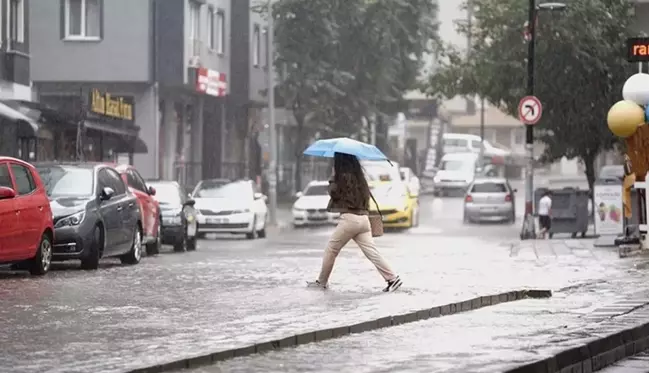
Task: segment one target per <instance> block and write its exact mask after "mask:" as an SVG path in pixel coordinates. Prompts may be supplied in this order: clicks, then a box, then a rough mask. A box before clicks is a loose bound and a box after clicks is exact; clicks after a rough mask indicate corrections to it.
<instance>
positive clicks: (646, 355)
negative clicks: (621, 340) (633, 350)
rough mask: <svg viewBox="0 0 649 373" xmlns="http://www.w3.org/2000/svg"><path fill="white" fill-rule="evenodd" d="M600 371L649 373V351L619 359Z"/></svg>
mask: <svg viewBox="0 0 649 373" xmlns="http://www.w3.org/2000/svg"><path fill="white" fill-rule="evenodd" d="M600 373H649V351H645V352H643V353H640V354H637V355H635V356H633V357H630V358H627V359H624V360H622V361H618V362H617V363H615V364H613V365H612V366H610V367H608V368H604V369H602V370H600Z"/></svg>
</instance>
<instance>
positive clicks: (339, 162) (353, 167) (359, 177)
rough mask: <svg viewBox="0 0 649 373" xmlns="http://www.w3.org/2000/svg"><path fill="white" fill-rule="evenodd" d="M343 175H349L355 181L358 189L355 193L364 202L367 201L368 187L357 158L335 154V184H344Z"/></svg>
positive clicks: (368, 195) (368, 196)
mask: <svg viewBox="0 0 649 373" xmlns="http://www.w3.org/2000/svg"><path fill="white" fill-rule="evenodd" d="M345 174H348V175H351V177H353V178H354V179H355V180H356V185H357V186H358V189H359V190H357V192H358V193H360V195H361V197H362V198H363V199H364V200H368V199H369V198H370V187H369V185H368V184H367V180H366V179H365V173H364V172H363V167H361V162H359V161H358V158H356V157H355V156H353V155H350V154H345V153H335V154H334V181H335V182H336V184H338V185H341V184H342V183H344V181H343V175H345Z"/></svg>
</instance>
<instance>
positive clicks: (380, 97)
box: [273, 0, 436, 185]
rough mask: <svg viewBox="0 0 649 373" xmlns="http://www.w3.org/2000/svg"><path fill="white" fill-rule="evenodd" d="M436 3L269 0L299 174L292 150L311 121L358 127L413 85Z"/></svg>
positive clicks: (350, 129) (326, 130)
mask: <svg viewBox="0 0 649 373" xmlns="http://www.w3.org/2000/svg"><path fill="white" fill-rule="evenodd" d="M435 10H436V7H435V5H434V4H433V2H431V1H430V0H389V1H388V0H280V1H277V2H275V3H274V5H273V17H274V21H275V34H274V37H275V48H276V53H277V56H276V60H275V67H276V69H277V71H278V72H281V74H280V75H281V77H280V83H279V86H278V87H277V92H278V93H279V96H280V97H281V101H282V102H283V103H284V106H285V107H286V108H287V109H290V110H292V112H293V116H294V118H295V121H296V125H297V128H296V129H297V131H296V132H297V134H296V137H297V139H296V141H295V143H296V160H297V163H298V164H297V166H298V167H297V169H298V170H297V173H298V174H299V173H300V161H301V154H298V153H301V151H302V149H303V148H304V146H306V144H305V143H304V142H305V141H306V140H308V137H309V136H310V135H311V134H312V133H313V132H315V131H316V129H317V131H318V132H320V133H321V134H322V135H324V136H350V135H354V134H357V133H359V132H360V131H361V129H362V128H361V127H362V123H363V118H365V119H369V118H370V117H371V114H376V113H379V114H380V108H381V107H382V105H383V104H384V103H385V102H394V101H397V100H399V99H400V98H401V97H402V95H403V93H404V92H405V91H406V90H408V89H412V88H413V86H414V84H415V82H416V78H417V74H418V72H419V67H420V64H421V57H422V55H423V54H424V52H426V51H427V50H428V49H429V46H430V40H431V38H433V37H434V35H435V30H436V29H435V27H436V25H435V23H434V22H433V19H434V13H435ZM296 184H297V185H300V184H301V183H300V180H299V176H298V175H296Z"/></svg>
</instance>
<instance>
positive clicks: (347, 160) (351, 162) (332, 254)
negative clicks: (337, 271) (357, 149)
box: [308, 153, 402, 292]
mask: <svg viewBox="0 0 649 373" xmlns="http://www.w3.org/2000/svg"><path fill="white" fill-rule="evenodd" d="M329 196H330V197H331V198H330V200H329V205H328V206H327V210H328V211H331V212H339V213H340V220H339V222H338V225H337V226H336V229H335V230H334V232H333V233H332V235H331V238H330V239H329V242H328V243H327V247H326V249H325V252H324V257H323V258H322V269H321V270H320V276H318V279H317V280H315V281H313V282H309V283H308V284H309V286H313V287H320V288H325V289H326V288H327V286H328V281H329V276H330V275H331V271H332V270H333V267H334V263H335V261H336V257H338V254H339V253H340V250H341V249H342V248H343V247H344V246H345V245H346V244H347V242H349V240H354V242H356V244H357V245H358V247H360V249H361V251H362V252H363V254H365V256H366V257H367V259H369V260H370V262H372V264H374V266H375V267H376V269H377V270H378V271H379V273H380V274H381V276H383V278H384V279H385V281H386V282H387V286H386V287H385V288H384V289H383V291H384V292H390V291H394V290H396V289H398V288H399V287H400V286H401V284H402V282H401V279H400V278H399V276H397V275H396V274H395V273H394V272H393V271H392V269H391V268H390V266H389V265H388V263H387V262H386V261H385V259H383V257H382V256H381V254H380V253H379V252H378V250H377V249H376V246H375V245H374V239H373V238H372V232H371V228H370V220H369V199H370V188H369V186H368V184H367V180H366V179H365V175H364V173H363V169H362V167H361V164H360V162H359V161H358V158H356V157H355V156H353V155H349V154H344V153H335V154H334V172H333V178H332V179H331V180H329ZM377 207H378V206H377Z"/></svg>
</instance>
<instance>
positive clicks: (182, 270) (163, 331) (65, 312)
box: [0, 198, 646, 373]
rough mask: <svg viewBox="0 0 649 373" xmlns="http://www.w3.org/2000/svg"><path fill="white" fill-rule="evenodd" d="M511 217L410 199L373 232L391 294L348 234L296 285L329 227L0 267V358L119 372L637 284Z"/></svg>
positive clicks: (451, 202) (593, 298) (592, 298)
mask: <svg viewBox="0 0 649 373" xmlns="http://www.w3.org/2000/svg"><path fill="white" fill-rule="evenodd" d="M458 206H460V210H459V212H458V210H457V207H458ZM519 228H520V227H519V226H518V225H514V226H511V225H493V224H485V225H479V226H469V227H468V228H467V227H465V226H463V225H462V223H461V199H444V200H440V199H426V198H425V199H423V201H422V219H421V226H420V227H418V228H415V229H413V230H411V231H409V232H402V233H391V234H386V235H385V236H384V237H381V238H379V239H378V240H377V244H378V246H379V249H380V250H381V252H382V253H383V254H384V255H385V256H386V257H387V259H388V260H389V261H390V262H391V263H392V265H393V266H394V267H395V268H396V269H397V271H398V272H399V274H400V275H401V276H402V278H403V279H404V283H405V285H404V287H403V288H402V290H401V291H399V292H397V293H393V294H384V293H382V292H381V287H382V286H383V285H384V284H383V281H382V279H381V278H380V276H379V275H378V274H377V272H376V270H375V269H374V268H372V266H371V265H370V264H369V263H368V262H367V260H366V259H365V258H364V257H363V256H362V254H361V253H360V251H359V250H358V249H357V248H356V247H355V245H353V244H351V245H350V246H349V247H347V248H345V249H344V250H343V252H342V254H341V258H340V260H339V261H338V262H337V266H336V268H335V270H334V273H333V276H332V284H331V285H332V287H331V289H330V290H329V291H326V292H323V291H314V290H309V289H306V288H305V287H304V282H305V281H306V280H311V279H313V278H314V277H315V276H316V274H317V271H318V270H319V266H320V257H321V254H322V249H323V247H324V243H325V241H326V238H327V235H328V232H329V231H330V228H322V229H300V230H282V231H280V232H278V233H276V234H274V235H273V236H271V237H269V238H268V239H266V240H256V241H249V240H245V239H240V238H236V237H220V238H218V239H210V240H201V241H200V242H199V248H198V251H196V252H191V253H182V254H175V253H171V252H169V251H166V252H165V253H163V254H162V255H160V256H158V257H155V258H144V260H143V261H142V262H141V263H140V264H139V265H137V266H134V267H126V266H122V265H119V264H117V262H115V261H106V262H104V263H103V264H102V267H101V269H100V270H99V271H96V272H86V271H81V270H77V269H76V266H75V265H73V266H66V265H64V266H58V267H57V269H58V270H55V271H54V272H52V273H51V274H50V275H48V276H46V277H44V278H32V277H28V276H26V275H23V274H11V273H0V284H1V286H0V299H2V307H1V308H0V340H3V341H11V343H9V344H6V343H5V344H4V345H3V348H2V350H1V351H0V366H2V367H3V370H2V371H3V372H7V373H9V372H21V373H26V372H44V371H47V372H66V373H74V372H89V371H93V372H113V371H114V372H119V371H124V370H127V369H133V368H138V367H142V366H148V365H153V364H157V363H162V362H167V361H172V360H175V359H179V358H186V357H189V356H194V355H201V354H205V353H208V352H215V351H218V350H222V349H227V348H233V347H238V346H242V345H247V344H252V343H255V342H261V341H267V340H272V339H278V338H282V337H285V336H288V335H293V334H297V333H300V332H305V331H310V330H315V329H322V328H326V327H333V326H339V325H343V324H349V323H356V322H361V321H365V320H369V319H374V318H379V317H383V316H387V315H391V314H396V313H405V312H408V311H411V310H413V309H422V308H426V307H432V306H434V305H441V304H445V303H449V302H452V301H458V300H465V299H469V298H472V297H475V296H479V295H486V294H491V293H498V292H502V291H508V290H512V289H519V288H525V287H531V288H549V289H553V290H557V289H564V290H565V291H566V292H572V293H571V294H573V293H574V294H582V295H583V296H584V300H583V302H582V303H581V304H580V305H579V306H578V307H581V308H584V309H587V308H588V307H595V306H596V305H597V304H598V302H601V301H602V299H605V298H609V297H610V298H611V299H612V298H615V297H618V296H624V295H625V291H626V290H629V291H630V290H631V289H634V288H636V289H637V287H638V284H643V281H644V280H643V275H644V273H645V271H646V260H645V259H643V258H630V259H623V260H621V259H619V258H618V256H617V252H616V251H614V250H602V249H593V248H592V240H574V241H570V240H569V241H563V240H552V241H542V242H541V241H539V242H534V241H528V242H524V243H522V244H519V243H517V242H516V241H515V238H516V236H517V235H518V229H519ZM526 302H527V301H526ZM480 312H482V311H480ZM455 317H456V316H453V318H455ZM458 317H460V315H458ZM462 317H464V318H466V317H469V319H472V317H471V316H466V315H464V316H462ZM476 320H477V318H476ZM494 320H495V321H494V322H497V320H498V318H497V317H496V316H494ZM528 322H529V321H528ZM520 323H521V324H524V323H525V321H524V320H522V319H521V321H520ZM458 325H459V324H458ZM505 326H506V325H504V326H503V327H502V328H492V329H506V328H505ZM494 332H499V330H494ZM503 332H506V330H505V331H503ZM331 343H334V344H335V343H336V341H332V342H331ZM388 345H389V343H388ZM314 346H317V345H314ZM308 348H316V347H311V346H309V347H308ZM377 353H378V352H377ZM368 360H371V359H369V358H368Z"/></svg>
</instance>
